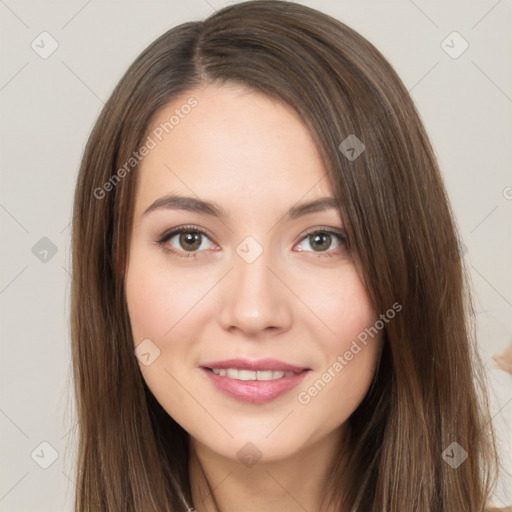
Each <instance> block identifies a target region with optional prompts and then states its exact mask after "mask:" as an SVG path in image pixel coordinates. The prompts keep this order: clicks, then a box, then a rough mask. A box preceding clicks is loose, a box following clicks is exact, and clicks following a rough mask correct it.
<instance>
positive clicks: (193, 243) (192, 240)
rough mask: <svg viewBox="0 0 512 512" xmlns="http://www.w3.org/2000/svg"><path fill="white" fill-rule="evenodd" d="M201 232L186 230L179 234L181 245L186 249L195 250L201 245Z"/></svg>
mask: <svg viewBox="0 0 512 512" xmlns="http://www.w3.org/2000/svg"><path fill="white" fill-rule="evenodd" d="M201 237H202V234H201V233H195V232H194V233H193V232H185V233H182V234H181V235H180V236H179V243H180V246H181V247H182V248H183V249H185V251H195V250H197V249H199V247H200V246H201Z"/></svg>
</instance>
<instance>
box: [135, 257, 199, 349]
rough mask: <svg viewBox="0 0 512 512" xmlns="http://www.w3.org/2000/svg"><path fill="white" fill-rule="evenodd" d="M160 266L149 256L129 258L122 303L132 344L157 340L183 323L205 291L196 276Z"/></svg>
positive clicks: (159, 261) (158, 260) (156, 260)
mask: <svg viewBox="0 0 512 512" xmlns="http://www.w3.org/2000/svg"><path fill="white" fill-rule="evenodd" d="M184 276H185V273H184V272H183V271H181V272H180V270H179V269H176V268H172V267H171V268H170V267H169V266H168V265H167V266H165V265H162V259H161V258H159V259H157V258H152V257H151V255H144V254H140V255H138V254H137V252H136V251H134V254H133V257H131V258H130V265H129V267H128V272H127V278H126V300H127V304H128V311H129V314H130V321H131V325H132V330H133V336H134V342H135V344H137V343H138V342H140V340H141V339H144V338H155V339H159V340H161V339H162V338H163V337H165V335H166V334H167V333H168V332H169V330H171V329H173V327H174V326H175V325H177V323H178V322H180V320H181V319H184V318H185V317H186V316H187V315H188V314H189V313H190V312H191V311H192V310H193V308H194V305H195V304H196V303H197V302H198V301H199V300H200V299H201V297H202V296H203V295H204V293H205V291H206V290H207V287H206V284H207V283H206V284H205V279H204V278H201V276H199V275H197V274H196V275H195V276H194V274H191V273H189V272H188V273H186V279H185V278H184ZM206 281H208V280H206Z"/></svg>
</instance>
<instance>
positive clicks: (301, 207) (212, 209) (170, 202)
mask: <svg viewBox="0 0 512 512" xmlns="http://www.w3.org/2000/svg"><path fill="white" fill-rule="evenodd" d="M332 208H336V209H339V202H338V200H337V199H336V198H335V197H321V198H319V199H315V200H314V201H310V202H307V203H301V204H297V205H295V206H292V207H291V208H290V209H289V210H288V211H287V212H286V214H285V217H284V220H286V221H290V220H294V219H297V218H299V217H302V216H304V215H308V214H311V213H317V212H321V211H324V210H330V209H332ZM156 210H185V211H188V212H195V213H202V214H205V215H211V216H213V217H218V218H227V217H229V215H228V213H227V212H226V211H225V210H224V209H223V208H222V207H221V206H220V205H218V204H217V203H214V202H211V201H204V200H202V199H197V198H195V197H187V196H177V195H167V196H164V197H160V198H159V199H157V200H156V201H154V202H153V203H152V204H151V205H150V206H148V208H146V210H145V211H144V213H143V215H146V214H148V213H150V212H153V211H156Z"/></svg>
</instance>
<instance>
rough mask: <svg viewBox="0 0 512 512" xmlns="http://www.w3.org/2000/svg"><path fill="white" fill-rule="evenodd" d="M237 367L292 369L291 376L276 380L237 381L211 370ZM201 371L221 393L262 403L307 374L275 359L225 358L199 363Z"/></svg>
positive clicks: (255, 369) (288, 388)
mask: <svg viewBox="0 0 512 512" xmlns="http://www.w3.org/2000/svg"><path fill="white" fill-rule="evenodd" d="M228 368H238V369H240V370H252V371H258V370H272V371H283V372H294V373H295V375H292V376H289V377H283V378H281V379H276V380H268V381H258V380H246V381H242V380H237V379H230V378H228V377H223V376H220V375H216V374H215V373H213V372H212V371H211V369H228ZM201 370H202V371H203V372H204V373H205V374H206V376H207V377H208V378H209V379H210V382H211V383H212V384H213V385H214V386H215V387H216V388H217V389H218V390H219V391H221V392H222V393H224V394H225V395H227V396H229V397H231V398H234V399H236V400H239V401H241V402H246V403H252V404H264V403H267V402H270V401H272V400H275V399H276V398H278V397H280V396H282V395H284V394H285V393H287V392H288V391H290V390H291V389H293V388H294V387H296V386H298V385H299V384H300V383H301V382H302V380H303V379H304V377H305V376H306V375H307V374H308V373H309V370H310V369H309V368H305V367H301V366H296V365H292V364H289V363H284V362H283V361H278V360H277V359H259V360H257V361H249V360H247V359H227V360H225V361H216V362H212V363H205V364H202V365H201Z"/></svg>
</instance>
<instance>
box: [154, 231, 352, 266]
mask: <svg viewBox="0 0 512 512" xmlns="http://www.w3.org/2000/svg"><path fill="white" fill-rule="evenodd" d="M183 233H199V234H201V235H204V236H205V237H207V238H208V239H210V241H212V240H211V237H210V235H209V234H208V233H207V232H206V231H205V230H203V229H201V228H198V227H196V226H180V227H178V228H173V229H171V230H169V231H166V232H165V233H163V234H162V236H161V237H160V238H159V239H158V240H157V241H156V243H157V244H158V245H159V246H160V247H161V248H162V249H163V250H164V251H165V252H167V253H171V254H174V255H176V256H178V257H180V258H197V255H198V253H199V252H202V251H190V252H187V251H177V250H176V249H173V248H171V247H170V246H169V245H168V243H167V242H169V240H170V239H171V238H173V237H174V236H176V235H180V234H183ZM317 234H324V235H332V236H335V237H336V238H338V240H339V242H340V246H339V247H337V248H336V249H340V248H341V249H342V248H343V247H345V248H346V247H348V237H347V235H346V233H345V232H344V231H334V230H332V229H330V228H323V227H320V228H315V229H312V230H311V231H308V232H306V233H305V234H304V235H303V236H302V238H301V239H300V242H302V241H303V240H305V239H306V238H308V237H310V236H312V235H317ZM336 249H335V250H331V251H316V252H315V251H304V252H314V253H315V254H318V255H319V256H320V257H321V258H331V257H333V256H336V255H337V253H336Z"/></svg>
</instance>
